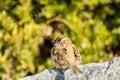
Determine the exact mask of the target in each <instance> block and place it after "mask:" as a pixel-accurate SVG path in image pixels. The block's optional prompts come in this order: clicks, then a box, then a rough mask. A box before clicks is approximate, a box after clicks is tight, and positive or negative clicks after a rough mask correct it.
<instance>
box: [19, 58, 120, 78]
mask: <svg viewBox="0 0 120 80" xmlns="http://www.w3.org/2000/svg"><path fill="white" fill-rule="evenodd" d="M78 67H79V68H80V69H81V71H82V73H77V74H74V73H73V72H72V71H71V69H68V70H66V71H60V70H57V69H54V68H53V69H45V70H44V71H43V72H41V73H38V74H36V75H32V76H27V77H25V78H20V79H19V80H120V57H117V58H114V59H111V60H109V61H107V62H104V63H89V64H85V65H78Z"/></svg>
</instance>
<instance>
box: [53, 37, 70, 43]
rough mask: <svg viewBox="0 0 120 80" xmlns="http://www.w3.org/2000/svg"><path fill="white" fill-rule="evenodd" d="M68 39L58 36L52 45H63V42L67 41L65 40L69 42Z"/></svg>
mask: <svg viewBox="0 0 120 80" xmlns="http://www.w3.org/2000/svg"><path fill="white" fill-rule="evenodd" d="M67 39H68V38H67V37H66V36H63V35H62V36H58V37H57V38H56V39H55V40H53V41H52V43H53V44H54V45H56V44H58V43H61V42H63V41H65V40H67Z"/></svg>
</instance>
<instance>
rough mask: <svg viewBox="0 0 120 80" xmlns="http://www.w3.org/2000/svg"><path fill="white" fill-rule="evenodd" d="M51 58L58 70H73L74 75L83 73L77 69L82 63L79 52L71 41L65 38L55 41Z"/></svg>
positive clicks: (60, 37)
mask: <svg viewBox="0 0 120 80" xmlns="http://www.w3.org/2000/svg"><path fill="white" fill-rule="evenodd" d="M51 58H52V62H53V65H54V66H55V67H56V68H58V69H61V70H65V69H68V68H71V69H72V71H73V72H74V73H77V72H81V70H80V69H79V68H78V67H77V64H79V63H80V61H81V57H80V54H79V51H78V49H77V48H76V47H75V46H74V44H73V43H72V42H71V40H70V39H69V38H67V37H65V36H59V37H57V38H56V39H55V40H54V41H53V48H52V49H51Z"/></svg>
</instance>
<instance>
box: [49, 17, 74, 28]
mask: <svg viewBox="0 0 120 80" xmlns="http://www.w3.org/2000/svg"><path fill="white" fill-rule="evenodd" d="M53 22H60V23H64V24H65V25H67V26H68V28H69V29H71V30H72V29H73V26H72V24H70V22H68V21H67V20H65V19H62V18H59V17H55V18H52V19H49V20H48V21H47V25H50V23H53Z"/></svg>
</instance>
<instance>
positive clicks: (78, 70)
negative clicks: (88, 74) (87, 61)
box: [71, 65, 82, 73]
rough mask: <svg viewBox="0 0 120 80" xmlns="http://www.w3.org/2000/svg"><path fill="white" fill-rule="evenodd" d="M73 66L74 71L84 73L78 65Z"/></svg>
mask: <svg viewBox="0 0 120 80" xmlns="http://www.w3.org/2000/svg"><path fill="white" fill-rule="evenodd" d="M71 68H72V70H73V72H74V73H82V71H81V70H80V69H79V68H78V66H77V65H72V66H71Z"/></svg>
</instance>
